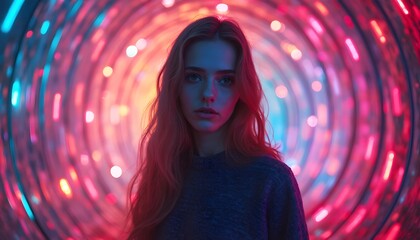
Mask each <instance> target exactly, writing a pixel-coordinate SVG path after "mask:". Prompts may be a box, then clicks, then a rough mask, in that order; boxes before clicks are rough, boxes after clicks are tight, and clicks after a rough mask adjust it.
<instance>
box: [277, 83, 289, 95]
mask: <svg viewBox="0 0 420 240" xmlns="http://www.w3.org/2000/svg"><path fill="white" fill-rule="evenodd" d="M275 91H276V95H277V97H279V98H285V97H287V95H288V90H287V88H286V87H285V86H284V85H278V86H277V87H276V90H275Z"/></svg>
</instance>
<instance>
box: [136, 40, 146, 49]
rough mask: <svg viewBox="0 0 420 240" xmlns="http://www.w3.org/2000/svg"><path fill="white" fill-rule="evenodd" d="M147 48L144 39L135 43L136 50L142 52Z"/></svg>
mask: <svg viewBox="0 0 420 240" xmlns="http://www.w3.org/2000/svg"><path fill="white" fill-rule="evenodd" d="M146 46H147V40H146V39H144V38H140V39H139V40H138V41H137V42H136V47H137V49H138V50H143V49H145V48H146Z"/></svg>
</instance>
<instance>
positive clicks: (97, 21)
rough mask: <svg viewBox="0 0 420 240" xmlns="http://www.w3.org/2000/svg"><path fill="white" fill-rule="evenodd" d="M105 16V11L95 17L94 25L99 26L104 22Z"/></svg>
mask: <svg viewBox="0 0 420 240" xmlns="http://www.w3.org/2000/svg"><path fill="white" fill-rule="evenodd" d="M105 16H106V15H105V13H104V12H102V13H101V14H99V15H98V17H97V18H96V19H95V22H93V27H99V26H100V25H101V24H102V22H103V21H104V19H105Z"/></svg>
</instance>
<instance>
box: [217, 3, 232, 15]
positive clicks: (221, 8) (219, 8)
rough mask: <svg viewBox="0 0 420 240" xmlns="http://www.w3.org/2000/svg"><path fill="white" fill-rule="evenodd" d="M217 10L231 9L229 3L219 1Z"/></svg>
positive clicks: (223, 11) (221, 11) (222, 11)
mask: <svg viewBox="0 0 420 240" xmlns="http://www.w3.org/2000/svg"><path fill="white" fill-rule="evenodd" d="M216 10H217V11H218V12H219V13H226V12H227V11H228V10H229V6H228V5H227V4H224V3H219V4H217V6H216Z"/></svg>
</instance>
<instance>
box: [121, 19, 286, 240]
mask: <svg viewBox="0 0 420 240" xmlns="http://www.w3.org/2000/svg"><path fill="white" fill-rule="evenodd" d="M210 39H221V40H224V41H226V42H229V43H231V44H232V45H233V46H234V47H235V48H236V53H237V60H236V76H235V79H237V81H235V87H237V88H238V91H239V96H240V97H239V101H238V103H237V105H236V107H235V109H234V112H233V114H232V116H231V118H230V119H229V121H228V122H227V123H226V124H228V126H227V139H226V144H225V153H226V154H227V155H228V156H230V158H229V159H233V160H234V161H235V162H241V161H246V159H249V157H251V156H260V155H265V156H271V157H274V158H277V159H279V160H280V158H281V157H280V154H279V152H278V151H277V148H276V147H273V146H272V145H271V143H270V142H269V140H268V138H266V136H267V132H266V128H265V123H266V117H265V115H264V112H263V109H262V106H261V103H260V102H261V100H262V98H263V92H262V87H261V84H260V81H259V78H258V76H257V73H256V71H255V67H254V63H253V61H252V56H251V51H250V47H249V43H248V41H247V39H246V37H245V35H244V33H243V32H242V30H241V28H240V27H239V25H238V23H237V22H235V21H234V20H232V19H228V18H221V17H214V16H209V17H205V18H201V19H198V20H196V21H194V22H192V23H191V24H190V25H188V26H187V27H186V28H185V29H184V30H183V31H182V32H181V33H180V35H179V36H178V37H177V38H176V39H175V41H174V43H173V45H172V48H171V51H170V53H169V56H168V58H167V60H166V62H165V64H164V65H163V68H162V70H161V71H160V72H159V75H158V79H157V97H156V98H155V99H154V101H153V102H152V103H151V105H150V115H149V117H150V119H149V123H148V125H147V127H146V128H145V130H144V132H143V135H142V137H141V140H140V143H139V149H138V152H139V155H138V161H139V169H138V171H137V172H136V174H135V175H134V177H133V179H132V181H131V182H130V186H129V192H128V194H129V200H130V203H129V206H130V209H129V210H130V212H129V218H130V220H131V223H130V232H129V236H128V239H152V238H153V236H154V234H155V232H156V229H157V227H158V225H159V224H160V223H161V222H162V221H163V220H164V219H165V217H166V216H167V215H168V214H169V213H170V211H171V210H172V209H173V207H174V205H175V203H176V201H177V199H178V197H179V195H180V192H181V188H182V184H183V180H184V176H185V174H186V171H187V170H188V168H189V165H190V163H191V160H192V157H193V154H194V148H195V145H194V139H193V137H192V130H191V126H190V125H189V123H188V122H187V121H186V119H185V117H184V116H183V112H182V110H181V105H180V100H179V95H180V92H181V88H182V84H183V81H184V60H185V59H184V56H185V52H186V50H187V49H188V47H189V46H190V45H191V44H192V43H194V42H197V41H200V40H210Z"/></svg>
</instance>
